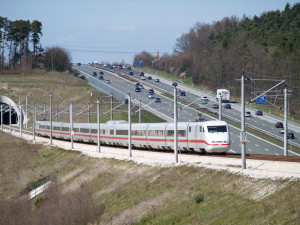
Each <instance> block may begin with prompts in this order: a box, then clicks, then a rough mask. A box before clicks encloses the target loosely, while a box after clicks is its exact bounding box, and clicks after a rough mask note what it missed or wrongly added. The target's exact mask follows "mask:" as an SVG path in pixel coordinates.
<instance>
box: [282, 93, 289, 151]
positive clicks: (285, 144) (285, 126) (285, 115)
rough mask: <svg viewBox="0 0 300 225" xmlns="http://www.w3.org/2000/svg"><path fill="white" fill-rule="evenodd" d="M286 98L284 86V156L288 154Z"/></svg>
mask: <svg viewBox="0 0 300 225" xmlns="http://www.w3.org/2000/svg"><path fill="white" fill-rule="evenodd" d="M287 135H288V98H287V88H286V87H285V88H284V143H283V145H284V156H287V155H288V140H287Z"/></svg>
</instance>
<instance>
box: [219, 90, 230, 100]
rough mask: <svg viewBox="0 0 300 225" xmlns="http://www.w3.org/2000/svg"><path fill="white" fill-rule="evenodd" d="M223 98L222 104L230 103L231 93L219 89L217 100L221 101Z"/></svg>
mask: <svg viewBox="0 0 300 225" xmlns="http://www.w3.org/2000/svg"><path fill="white" fill-rule="evenodd" d="M220 96H222V102H229V98H230V91H229V90H226V89H217V96H216V100H217V101H219V97H220Z"/></svg>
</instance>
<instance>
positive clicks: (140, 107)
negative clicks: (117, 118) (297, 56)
mask: <svg viewBox="0 0 300 225" xmlns="http://www.w3.org/2000/svg"><path fill="white" fill-rule="evenodd" d="M141 122H142V102H141V100H140V102H139V123H141Z"/></svg>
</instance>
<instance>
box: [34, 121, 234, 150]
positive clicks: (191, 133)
mask: <svg viewBox="0 0 300 225" xmlns="http://www.w3.org/2000/svg"><path fill="white" fill-rule="evenodd" d="M97 127H98V125H97V123H73V131H72V132H71V130H70V129H71V124H70V123H64V122H52V137H54V138H60V139H70V138H71V134H73V140H76V141H87V142H95V143H96V142H97V134H98V130H97ZM35 132H36V134H38V135H41V136H50V122H49V121H36V129H35ZM177 134H178V149H179V150H183V151H196V152H208V153H224V152H227V151H228V150H229V147H230V135H229V134H230V132H229V127H228V124H227V123H226V122H225V121H205V122H178V124H177ZM131 142H132V146H133V147H137V148H145V149H164V150H172V149H173V147H174V123H132V124H131ZM100 143H101V144H105V145H113V146H128V123H127V122H126V121H109V122H107V123H101V124H100Z"/></svg>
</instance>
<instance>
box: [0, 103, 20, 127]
mask: <svg viewBox="0 0 300 225" xmlns="http://www.w3.org/2000/svg"><path fill="white" fill-rule="evenodd" d="M1 105H2V110H3V116H2V117H3V124H9V105H7V104H5V103H0V110H1ZM17 123H18V114H17V112H16V111H15V109H14V108H13V107H11V124H17ZM0 124H2V120H1V111H0Z"/></svg>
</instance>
